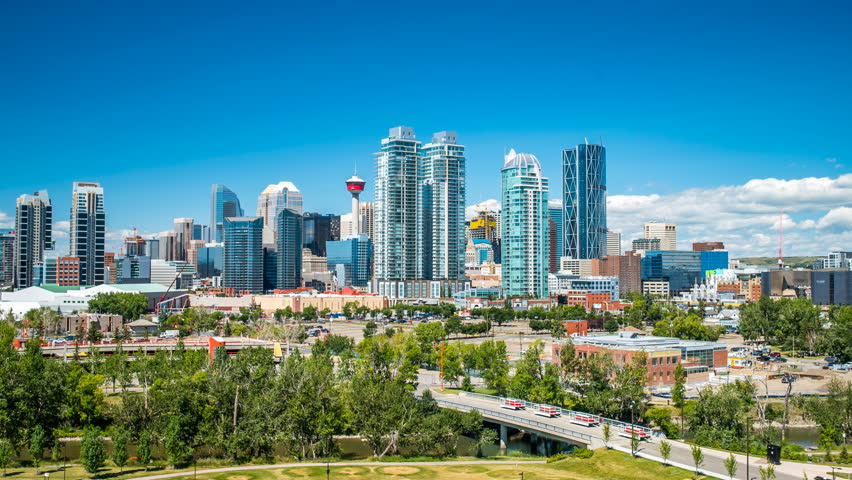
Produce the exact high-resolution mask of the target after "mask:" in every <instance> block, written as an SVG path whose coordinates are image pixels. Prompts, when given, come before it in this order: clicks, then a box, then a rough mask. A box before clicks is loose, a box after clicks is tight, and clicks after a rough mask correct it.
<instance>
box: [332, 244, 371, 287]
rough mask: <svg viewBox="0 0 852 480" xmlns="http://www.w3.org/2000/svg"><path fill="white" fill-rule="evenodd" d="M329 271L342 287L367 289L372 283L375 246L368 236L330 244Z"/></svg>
mask: <svg viewBox="0 0 852 480" xmlns="http://www.w3.org/2000/svg"><path fill="white" fill-rule="evenodd" d="M326 245H327V248H328V269H329V270H331V272H332V273H334V274H335V275H336V277H337V284H338V285H339V286H341V287H344V286H349V287H366V286H367V284H368V283H369V282H370V268H371V266H372V260H373V245H372V243H371V242H370V238H369V237H368V236H367V235H364V234H361V235H358V236H357V237H353V238H348V239H346V240H340V241H336V242H328V243H327V244H326Z"/></svg>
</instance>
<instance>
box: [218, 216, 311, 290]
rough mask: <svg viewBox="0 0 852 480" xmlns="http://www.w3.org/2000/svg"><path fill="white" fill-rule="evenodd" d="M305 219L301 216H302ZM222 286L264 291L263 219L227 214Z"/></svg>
mask: <svg viewBox="0 0 852 480" xmlns="http://www.w3.org/2000/svg"><path fill="white" fill-rule="evenodd" d="M300 218H301V216H300ZM224 232H225V251H224V268H223V271H222V286H223V287H229V288H233V289H234V290H236V291H248V292H262V291H263V219H262V218H260V217H226V218H225V223H224Z"/></svg>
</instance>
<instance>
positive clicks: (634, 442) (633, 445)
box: [630, 432, 641, 458]
mask: <svg viewBox="0 0 852 480" xmlns="http://www.w3.org/2000/svg"><path fill="white" fill-rule="evenodd" d="M640 441H641V440H639V436H638V435H636V432H632V433H631V434H630V455H631V456H632V457H633V458H636V453H637V452H638V451H639V442H640Z"/></svg>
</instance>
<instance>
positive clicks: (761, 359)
mask: <svg viewBox="0 0 852 480" xmlns="http://www.w3.org/2000/svg"><path fill="white" fill-rule="evenodd" d="M757 361H758V362H768V361H769V357H767V356H766V355H761V356H759V357H757Z"/></svg>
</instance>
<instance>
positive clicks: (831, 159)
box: [825, 157, 837, 163]
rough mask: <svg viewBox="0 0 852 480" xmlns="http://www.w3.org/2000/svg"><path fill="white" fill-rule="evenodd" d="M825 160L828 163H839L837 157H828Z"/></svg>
mask: <svg viewBox="0 0 852 480" xmlns="http://www.w3.org/2000/svg"><path fill="white" fill-rule="evenodd" d="M825 161H826V162H828V163H837V159H836V158H834V157H829V158H826V159H825Z"/></svg>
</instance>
